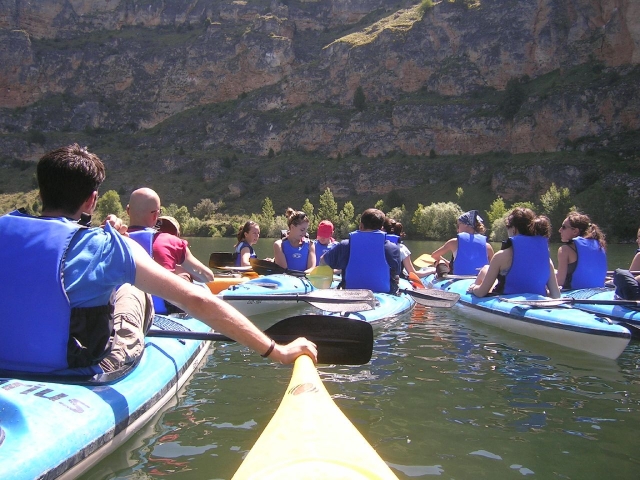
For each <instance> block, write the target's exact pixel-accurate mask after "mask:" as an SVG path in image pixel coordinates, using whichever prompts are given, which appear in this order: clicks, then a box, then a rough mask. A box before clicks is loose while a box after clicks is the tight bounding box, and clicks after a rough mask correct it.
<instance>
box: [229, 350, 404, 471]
mask: <svg viewBox="0 0 640 480" xmlns="http://www.w3.org/2000/svg"><path fill="white" fill-rule="evenodd" d="M241 479H260V480H268V479H331V480H336V479H350V480H353V479H396V480H397V477H396V476H395V475H394V474H393V472H392V471H391V469H390V468H389V467H388V466H387V464H386V463H384V461H383V460H382V458H380V456H379V455H378V454H377V453H376V451H375V450H374V449H373V447H372V446H371V445H369V443H368V442H367V441H366V440H365V438H364V437H363V436H362V435H361V434H360V432H358V430H357V429H356V427H355V426H354V425H353V424H352V423H351V422H350V421H349V419H348V418H347V417H346V416H345V415H344V414H343V413H342V411H341V410H340V409H339V408H338V406H337V405H336V404H335V403H334V402H333V400H332V398H331V396H330V395H329V392H327V389H326V388H325V387H324V385H323V383H322V381H321V380H320V376H319V375H318V372H317V370H316V368H315V366H314V364H313V361H312V360H311V359H310V358H309V357H307V356H306V355H303V356H301V357H299V358H298V359H297V360H296V363H295V366H294V368H293V375H292V377H291V382H290V383H289V387H288V388H287V392H286V394H285V396H284V398H283V399H282V402H281V403H280V406H279V407H278V410H277V411H276V413H275V414H274V416H273V418H272V419H271V421H270V422H269V424H268V425H267V427H266V428H265V430H264V432H262V435H260V438H258V441H257V442H256V444H255V445H254V446H253V448H252V449H251V451H250V452H249V454H248V455H247V457H246V458H245V459H244V461H243V462H242V464H241V465H240V468H239V469H238V471H237V472H236V474H235V475H234V476H233V479H232V480H241Z"/></svg>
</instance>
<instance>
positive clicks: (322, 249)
mask: <svg viewBox="0 0 640 480" xmlns="http://www.w3.org/2000/svg"><path fill="white" fill-rule="evenodd" d="M313 243H315V245H316V267H317V266H318V265H319V264H320V257H322V255H324V254H325V253H327V252H328V251H329V250H331V249H332V248H333V247H335V246H336V245H337V243H336V242H330V243H329V245H323V244H322V243H320V242H319V241H317V240H314V241H313Z"/></svg>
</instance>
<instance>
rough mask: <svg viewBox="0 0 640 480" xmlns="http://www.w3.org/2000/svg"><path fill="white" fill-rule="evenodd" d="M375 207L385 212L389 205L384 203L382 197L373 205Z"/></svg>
mask: <svg viewBox="0 0 640 480" xmlns="http://www.w3.org/2000/svg"><path fill="white" fill-rule="evenodd" d="M373 208H377V209H378V210H380V211H381V212H384V211H385V210H386V209H387V206H386V205H385V204H384V200H382V199H380V200H378V201H377V202H376V203H375V204H374V205H373Z"/></svg>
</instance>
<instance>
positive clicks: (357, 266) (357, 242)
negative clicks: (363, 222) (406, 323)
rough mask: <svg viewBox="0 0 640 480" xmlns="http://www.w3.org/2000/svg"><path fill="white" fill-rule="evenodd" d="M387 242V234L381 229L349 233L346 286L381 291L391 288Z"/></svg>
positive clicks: (386, 291) (345, 273) (345, 274)
mask: <svg viewBox="0 0 640 480" xmlns="http://www.w3.org/2000/svg"><path fill="white" fill-rule="evenodd" d="M385 242H386V236H385V234H384V232H381V231H375V232H362V231H356V232H351V233H350V234H349V262H348V263H347V268H346V269H345V272H344V281H345V285H346V288H366V289H369V290H372V291H374V292H381V293H388V292H389V291H390V290H391V272H390V267H389V264H388V263H387V259H386V257H385V250H384V243H385Z"/></svg>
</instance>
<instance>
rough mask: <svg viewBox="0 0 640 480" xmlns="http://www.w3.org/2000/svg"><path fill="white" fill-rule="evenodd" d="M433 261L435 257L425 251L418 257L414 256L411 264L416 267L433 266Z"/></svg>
mask: <svg viewBox="0 0 640 480" xmlns="http://www.w3.org/2000/svg"><path fill="white" fill-rule="evenodd" d="M434 263H435V259H434V258H433V257H432V256H431V255H429V254H428V253H425V254H424V255H420V256H419V257H418V258H416V259H415V260H414V261H413V264H414V265H415V266H416V267H418V268H422V267H431V266H433V264H434Z"/></svg>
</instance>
